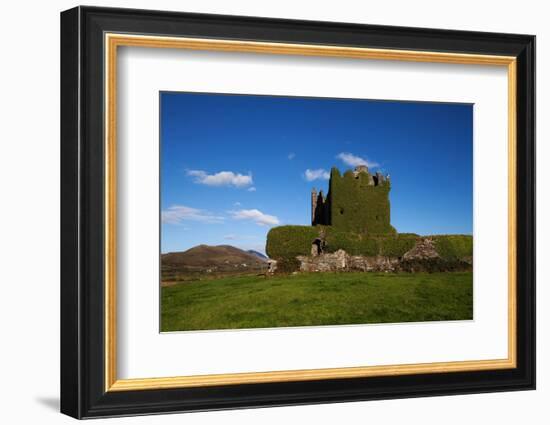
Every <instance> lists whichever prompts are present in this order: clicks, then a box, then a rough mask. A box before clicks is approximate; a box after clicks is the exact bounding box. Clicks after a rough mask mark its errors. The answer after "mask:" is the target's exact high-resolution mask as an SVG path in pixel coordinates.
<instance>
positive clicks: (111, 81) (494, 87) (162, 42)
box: [61, 7, 535, 418]
mask: <svg viewBox="0 0 550 425" xmlns="http://www.w3.org/2000/svg"><path fill="white" fill-rule="evenodd" d="M534 61H535V38H534V36H529V35H516V34H495V33H477V32H465V31H449V30H434V29H417V28H401V27H387V26H368V25H355V24H342V23H327V22H310V21H293V20H279V19H265V18H251V17H237V16H219V15H201V14H187V13H175V12H160V11H143V10H129V9H109V8H94V7H77V8H75V9H71V10H68V11H66V12H63V13H62V14H61V71H62V74H61V82H62V84H61V105H62V106H61V112H62V123H61V162H62V170H61V171H62V179H61V192H62V206H61V207H62V232H61V240H62V281H61V306H62V308H61V353H62V358H61V366H62V367H61V411H62V412H63V413H65V414H68V415H71V416H73V417H76V418H91V417H103V416H120V415H134V414H147V413H162V412H177V411H181V412H185V411H197V410H214V409H229V408H241V407H257V406H274V405H291V404H306V403H323V402H338V401H352V400H369V399H383V398H398V397H414V396H428V395H445V394H463V393H477V392H488V391H510V390H522V389H533V388H534V387H535V229H534V226H535V220H534V211H535V209H534V205H535V195H534V194H535V182H534V177H535V171H534V164H535V162H534V155H535V135H534V120H535V111H534V98H535V95H534V93H535V79H534V77H535V75H534V69H535V65H534Z"/></svg>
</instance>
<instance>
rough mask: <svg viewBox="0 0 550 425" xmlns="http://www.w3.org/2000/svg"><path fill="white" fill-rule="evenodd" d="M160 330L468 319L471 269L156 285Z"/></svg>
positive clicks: (308, 275) (471, 310) (235, 278)
mask: <svg viewBox="0 0 550 425" xmlns="http://www.w3.org/2000/svg"><path fill="white" fill-rule="evenodd" d="M161 291H162V294H161V313H162V316H161V328H162V329H161V330H162V331H163V332H168V331H190V330H208V329H243V328H272V327H288V326H315V325H344V324H360V323H397V322H423V321H439V320H468V319H472V315H473V302H472V273H471V272H465V273H458V272H457V273H431V274H428V273H413V274H408V273H403V274H382V273H311V274H297V275H284V276H275V277H264V276H237V277H235V276H232V277H225V278H219V279H216V280H206V281H204V280H203V281H195V282H186V283H182V284H178V285H174V286H169V287H163V288H161Z"/></svg>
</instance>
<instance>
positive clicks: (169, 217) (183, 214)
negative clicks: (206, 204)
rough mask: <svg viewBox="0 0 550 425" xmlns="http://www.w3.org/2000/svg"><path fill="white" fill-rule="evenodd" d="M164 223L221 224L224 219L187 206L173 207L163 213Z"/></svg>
mask: <svg viewBox="0 0 550 425" xmlns="http://www.w3.org/2000/svg"><path fill="white" fill-rule="evenodd" d="M161 218H162V222H163V223H168V224H179V223H181V222H182V221H200V222H203V223H221V222H222V221H223V220H224V218H223V217H220V216H217V215H214V214H212V213H210V212H208V211H205V210H200V209H197V208H191V207H186V206H185V205H172V206H171V207H169V208H168V209H166V210H163V211H162V212H161Z"/></svg>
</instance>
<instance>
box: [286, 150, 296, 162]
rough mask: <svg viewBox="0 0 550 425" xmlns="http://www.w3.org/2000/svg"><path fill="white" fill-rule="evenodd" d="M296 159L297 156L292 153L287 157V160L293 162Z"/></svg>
mask: <svg viewBox="0 0 550 425" xmlns="http://www.w3.org/2000/svg"><path fill="white" fill-rule="evenodd" d="M295 157H296V154H295V153H294V152H290V153H289V154H288V157H287V158H288V159H291V160H292V159H294V158H295Z"/></svg>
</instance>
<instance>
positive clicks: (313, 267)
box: [296, 238, 472, 272]
mask: <svg viewBox="0 0 550 425" xmlns="http://www.w3.org/2000/svg"><path fill="white" fill-rule="evenodd" d="M296 259H297V260H298V261H299V263H300V266H299V270H300V271H302V272H338V271H363V272H399V271H405V272H418V271H428V272H431V271H465V270H471V269H472V258H471V257H468V258H463V259H457V260H452V261H449V260H443V259H442V258H441V257H440V256H439V254H438V253H437V251H436V250H435V242H434V240H433V239H430V238H423V239H419V240H418V242H417V243H416V244H415V246H414V247H413V248H412V249H411V250H409V251H407V252H406V253H405V254H404V255H403V257H387V256H381V255H378V256H360V255H349V254H348V253H347V252H346V251H344V250H342V249H340V250H338V251H336V252H334V253H323V254H320V255H312V256H305V255H300V256H298V257H296Z"/></svg>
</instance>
